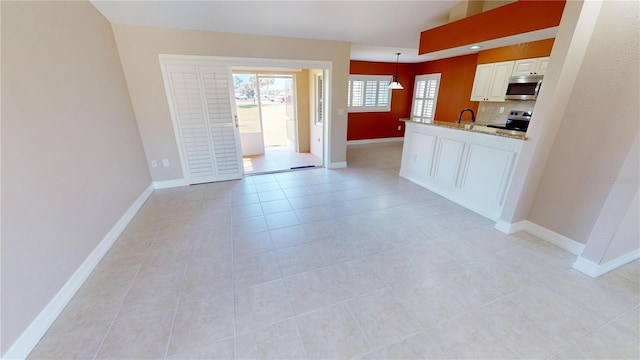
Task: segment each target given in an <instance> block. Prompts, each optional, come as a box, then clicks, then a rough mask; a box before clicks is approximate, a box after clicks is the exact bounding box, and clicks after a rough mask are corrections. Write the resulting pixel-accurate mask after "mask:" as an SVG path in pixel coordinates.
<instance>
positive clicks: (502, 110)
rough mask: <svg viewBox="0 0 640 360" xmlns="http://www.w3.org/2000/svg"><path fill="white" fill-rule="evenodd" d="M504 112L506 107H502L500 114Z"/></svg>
mask: <svg viewBox="0 0 640 360" xmlns="http://www.w3.org/2000/svg"><path fill="white" fill-rule="evenodd" d="M503 112H504V106H500V114H502V113H503Z"/></svg>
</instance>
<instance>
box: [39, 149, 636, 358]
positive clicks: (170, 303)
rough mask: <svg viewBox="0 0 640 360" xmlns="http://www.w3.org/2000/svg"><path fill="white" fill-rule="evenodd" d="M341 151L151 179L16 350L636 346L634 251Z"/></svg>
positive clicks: (503, 350)
mask: <svg viewBox="0 0 640 360" xmlns="http://www.w3.org/2000/svg"><path fill="white" fill-rule="evenodd" d="M400 151H401V147H400V145H399V144H385V145H375V146H373V145H364V146H358V147H352V148H350V149H349V152H348V163H349V168H348V169H342V170H332V171H329V170H324V169H317V170H308V171H297V172H290V173H280V174H274V175H265V176H253V177H248V178H245V179H244V180H242V181H235V182H223V183H214V184H206V185H198V186H191V187H184V188H178V189H168V190H162V191H156V192H154V194H153V195H152V196H151V198H150V199H149V200H148V202H147V203H146V204H145V205H144V207H143V208H142V209H141V211H140V212H139V214H138V215H137V216H136V218H135V219H134V220H133V221H132V223H131V224H130V225H129V226H128V228H127V229H126V230H125V232H124V233H123V234H122V236H121V238H120V239H119V240H118V241H117V242H116V243H115V245H114V246H113V248H112V249H111V250H110V251H109V253H108V254H107V255H106V257H105V258H104V260H103V261H102V262H101V263H100V264H99V266H98V268H97V269H96V270H95V271H94V273H93V274H92V275H91V277H90V278H89V279H88V280H87V282H86V283H85V284H84V286H83V287H82V288H81V289H80V291H79V292H78V294H77V295H76V296H75V297H74V298H73V300H72V301H71V303H70V304H69V305H68V306H67V308H66V309H65V310H64V312H63V313H62V314H61V315H60V317H59V318H58V320H56V322H55V323H54V324H53V326H52V327H51V329H50V330H49V331H48V332H47V334H46V335H45V336H44V338H43V339H42V341H41V342H40V343H39V345H38V346H37V347H36V349H35V350H34V351H33V352H32V354H31V356H30V358H32V359H38V358H56V359H71V358H87V359H90V358H97V359H106V358H111V359H124V358H129V359H142V358H154V359H155V358H157V359H162V358H167V359H233V358H237V359H249V358H272V359H275V358H280V359H305V358H308V359H338V358H344V359H349V358H358V359H422V358H449V359H453V358H455V359H460V358H504V359H513V358H558V359H565V358H602V359H605V358H606V359H611V358H616V359H618V358H638V357H639V356H640V350H639V348H638V344H639V324H640V316H639V314H640V312H639V311H640V310H639V303H640V300H639V296H640V295H639V293H640V291H639V290H640V288H639V284H638V281H639V279H640V264H639V263H638V262H637V261H636V262H634V263H631V264H628V265H626V266H624V267H622V268H620V269H618V270H616V271H614V272H611V273H609V274H606V275H604V276H602V277H601V278H598V279H596V280H594V279H591V278H588V277H586V276H584V275H582V274H580V273H578V272H576V271H574V270H572V269H571V265H572V262H573V261H574V258H575V257H574V256H573V255H571V254H568V253H567V252H565V251H563V250H561V249H559V248H557V247H554V246H553V245H550V244H548V243H546V242H543V241H541V240H539V239H537V238H535V237H533V236H531V235H528V234H526V233H518V234H515V235H512V236H507V235H503V234H501V233H499V232H497V231H496V230H494V229H493V223H492V222H491V221H488V220H487V219H485V218H483V217H481V216H478V215H476V214H474V213H472V212H470V211H467V210H465V209H463V208H461V207H459V206H457V205H455V204H454V203H451V202H449V201H447V200H445V199H443V198H441V197H439V196H437V195H435V194H433V193H431V192H429V191H427V190H424V189H422V188H420V187H418V186H416V185H414V184H412V183H410V182H408V181H405V180H403V179H401V178H399V177H398V167H399V158H400Z"/></svg>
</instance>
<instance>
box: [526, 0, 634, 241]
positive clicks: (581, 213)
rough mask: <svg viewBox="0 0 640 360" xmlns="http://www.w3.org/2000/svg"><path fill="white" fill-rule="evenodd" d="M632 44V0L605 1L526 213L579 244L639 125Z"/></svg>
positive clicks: (611, 185) (596, 216)
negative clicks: (529, 207)
mask: <svg viewBox="0 0 640 360" xmlns="http://www.w3.org/2000/svg"><path fill="white" fill-rule="evenodd" d="M590 3H591V2H586V3H585V4H589V5H590ZM567 5H569V3H567ZM638 44H640V6H638V3H637V2H631V1H604V2H603V3H602V8H601V9H600V12H599V15H598V17H597V22H596V24H595V27H594V29H593V34H592V36H591V37H590V39H589V42H588V45H587V48H586V52H585V55H584V60H583V61H582V64H581V66H580V68H579V70H578V75H577V78H576V81H575V85H574V87H573V91H572V92H571V96H570V98H569V101H568V103H567V106H566V109H565V111H564V114H563V116H562V123H561V124H560V127H559V128H558V132H557V135H556V137H555V142H554V144H553V147H552V149H551V152H550V154H549V157H548V160H547V163H546V165H545V168H544V172H543V174H542V177H541V179H540V184H539V186H538V188H537V191H536V194H535V198H534V200H533V203H532V206H531V210H530V213H529V216H528V218H529V220H530V221H532V222H534V223H536V224H538V225H541V226H543V227H545V228H548V229H551V230H553V231H555V232H557V233H559V234H562V235H564V236H566V237H568V238H571V239H573V240H575V241H578V242H580V243H583V244H584V243H586V242H587V239H588V237H589V234H590V233H591V231H592V229H593V226H594V224H595V223H596V220H597V218H598V216H599V214H600V212H601V210H602V208H603V206H604V204H605V201H606V199H607V196H608V195H609V193H610V192H611V190H612V188H613V187H614V186H615V185H616V183H615V182H614V181H613V180H612V179H615V178H616V177H617V176H618V174H619V172H620V169H621V168H622V166H623V163H624V161H625V159H626V158H627V155H628V154H629V150H630V149H631V148H632V144H633V142H634V140H635V138H636V137H637V134H638V130H639V129H640V121H638V114H640V101H638V99H640V82H639V81H638V79H640V66H639V65H638V64H640V46H638ZM552 56H553V54H552ZM552 60H553V58H552ZM545 78H546V76H545ZM543 86H544V85H543ZM536 111H537V108H536ZM534 116H535V112H534ZM619 206H621V207H622V208H623V211H626V209H627V207H628V203H620V204H619Z"/></svg>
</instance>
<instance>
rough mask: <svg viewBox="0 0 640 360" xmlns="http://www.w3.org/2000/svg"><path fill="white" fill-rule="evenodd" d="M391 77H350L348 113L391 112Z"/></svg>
mask: <svg viewBox="0 0 640 360" xmlns="http://www.w3.org/2000/svg"><path fill="white" fill-rule="evenodd" d="M390 82H391V75H350V76H349V95H348V106H349V111H350V112H382V111H391V90H389V83H390Z"/></svg>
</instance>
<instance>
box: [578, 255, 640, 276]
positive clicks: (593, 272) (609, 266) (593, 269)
mask: <svg viewBox="0 0 640 360" xmlns="http://www.w3.org/2000/svg"><path fill="white" fill-rule="evenodd" d="M637 259H640V249H637V250H634V251H632V252H630V253H628V254H626V255H622V256H620V257H619V258H617V259H613V260H611V261H609V262H606V263H604V264H596V263H595V262H593V261H591V260H588V259H585V258H583V257H582V256H578V258H577V259H576V262H575V263H573V268H574V269H576V270H578V271H580V272H581V273H583V274H586V275H589V276H591V277H592V278H596V277H598V276H600V275H603V274H606V273H608V272H609V271H611V270H615V269H617V268H619V267H620V266H622V265H625V264H628V263H630V262H632V261H634V260H637Z"/></svg>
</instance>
